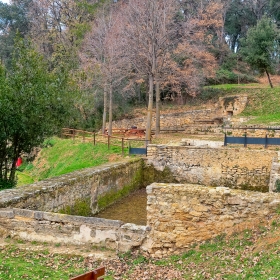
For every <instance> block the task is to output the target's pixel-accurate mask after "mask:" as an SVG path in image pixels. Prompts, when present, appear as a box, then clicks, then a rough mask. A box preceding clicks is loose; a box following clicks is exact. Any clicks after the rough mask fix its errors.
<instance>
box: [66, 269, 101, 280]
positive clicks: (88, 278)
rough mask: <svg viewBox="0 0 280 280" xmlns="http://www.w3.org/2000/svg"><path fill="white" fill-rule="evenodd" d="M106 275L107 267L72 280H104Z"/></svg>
mask: <svg viewBox="0 0 280 280" xmlns="http://www.w3.org/2000/svg"><path fill="white" fill-rule="evenodd" d="M104 275H105V267H100V268H97V269H95V270H94V271H90V272H87V273H85V274H82V275H79V276H76V277H74V278H71V279H70V280H103V279H104V277H102V278H101V276H104Z"/></svg>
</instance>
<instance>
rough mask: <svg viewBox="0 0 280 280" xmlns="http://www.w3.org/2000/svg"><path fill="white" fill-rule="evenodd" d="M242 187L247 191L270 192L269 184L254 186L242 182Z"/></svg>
mask: <svg viewBox="0 0 280 280" xmlns="http://www.w3.org/2000/svg"><path fill="white" fill-rule="evenodd" d="M240 189H241V190H245V191H254V192H256V191H257V192H263V193H265V192H268V186H252V185H249V184H246V183H245V184H241V185H240Z"/></svg>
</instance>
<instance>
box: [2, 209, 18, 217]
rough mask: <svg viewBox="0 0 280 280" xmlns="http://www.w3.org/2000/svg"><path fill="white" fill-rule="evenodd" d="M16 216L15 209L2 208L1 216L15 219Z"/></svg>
mask: <svg viewBox="0 0 280 280" xmlns="http://www.w3.org/2000/svg"><path fill="white" fill-rule="evenodd" d="M14 216H15V215H14V211H13V209H8V208H3V209H0V218H8V219H13V218H14Z"/></svg>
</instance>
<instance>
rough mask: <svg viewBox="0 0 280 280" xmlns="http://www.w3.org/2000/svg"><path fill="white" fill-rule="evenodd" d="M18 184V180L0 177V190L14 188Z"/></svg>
mask: <svg viewBox="0 0 280 280" xmlns="http://www.w3.org/2000/svg"><path fill="white" fill-rule="evenodd" d="M15 186H16V181H9V180H5V179H0V190H5V189H12V188H14V187H15Z"/></svg>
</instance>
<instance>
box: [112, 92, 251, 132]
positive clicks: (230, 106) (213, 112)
mask: <svg viewBox="0 0 280 280" xmlns="http://www.w3.org/2000/svg"><path fill="white" fill-rule="evenodd" d="M246 104H247V96H245V95H244V96H227V97H220V98H219V101H218V102H216V103H215V104H214V105H213V106H211V107H210V105H209V107H210V108H207V109H201V110H192V111H184V112H175V113H168V114H161V116H160V126H161V128H163V129H164V128H183V129H186V131H188V132H190V131H192V132H193V133H196V132H199V131H207V130H214V131H215V132H217V131H218V126H215V125H213V124H215V121H214V120H215V119H216V120H217V118H223V117H226V116H228V114H229V112H231V113H232V115H237V114H240V113H241V112H242V111H243V110H244V109H245V107H246ZM200 121H202V124H201V125H199V122H200ZM207 121H213V124H212V127H211V128H209V126H205V125H203V122H207ZM146 123H147V119H146V116H142V117H138V118H133V119H123V120H119V121H113V128H131V127H132V126H137V127H138V128H142V129H143V128H145V127H146ZM155 124H156V117H155V114H154V116H153V118H152V128H153V129H154V128H155ZM194 124H196V125H194ZM107 125H108V124H107Z"/></svg>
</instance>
